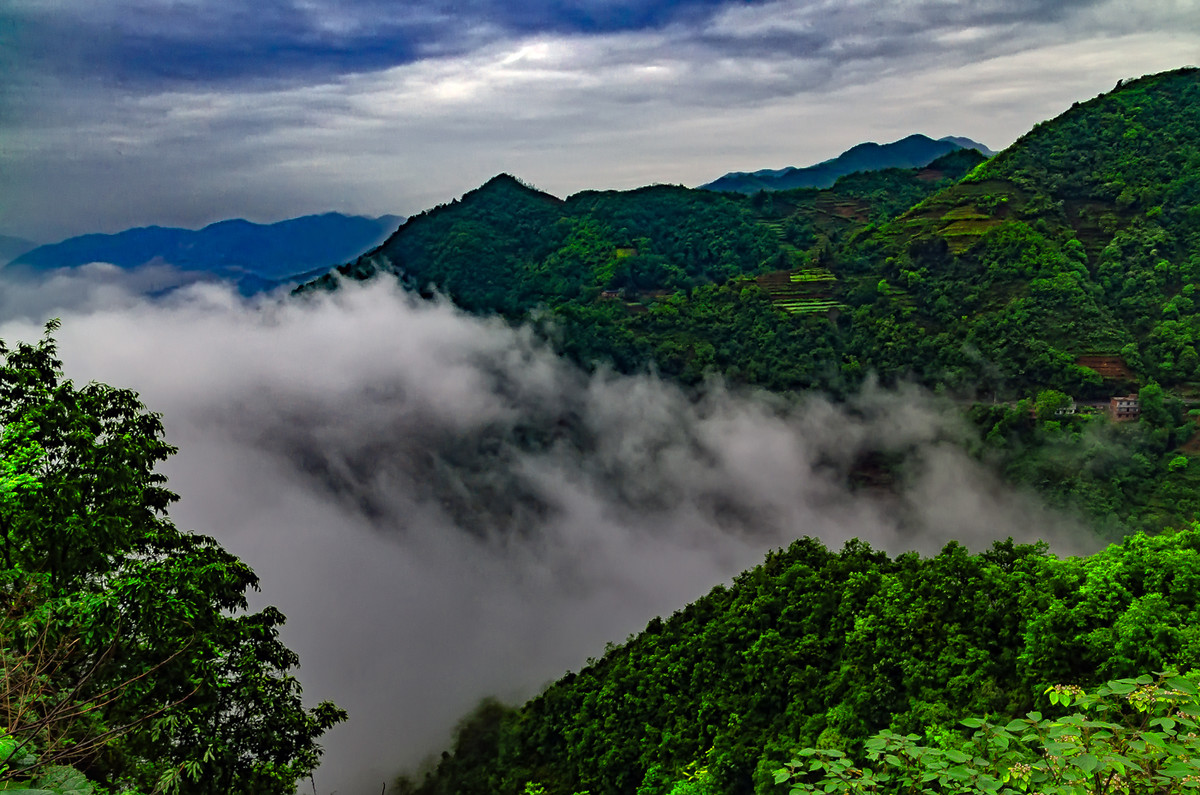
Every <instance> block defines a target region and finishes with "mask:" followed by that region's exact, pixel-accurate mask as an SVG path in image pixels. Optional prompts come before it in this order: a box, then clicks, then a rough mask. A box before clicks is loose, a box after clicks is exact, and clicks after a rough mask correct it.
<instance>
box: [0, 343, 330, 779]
mask: <svg viewBox="0 0 1200 795" xmlns="http://www.w3.org/2000/svg"><path fill="white" fill-rule="evenodd" d="M55 328H56V325H55V324H54V323H51V324H50V325H49V326H48V327H47V335H46V336H45V337H44V338H43V339H42V340H41V341H40V342H38V343H36V344H31V343H20V344H18V345H16V346H15V347H12V348H9V347H7V346H4V345H3V344H2V343H0V356H2V357H3V364H2V365H0V565H2V567H3V569H2V570H0V639H2V648H0V665H2V666H3V669H4V683H5V684H4V688H5V689H4V691H3V693H2V695H3V700H0V725H3V726H4V727H6V729H7V735H8V736H9V737H11V738H12V740H13V743H11V744H10V745H9V746H8V747H9V749H10V750H9V753H8V756H7V759H6V760H0V762H3V761H7V763H8V764H7V767H6V768H5V769H4V770H3V771H2V772H0V781H3V780H6V779H18V780H19V779H21V778H30V777H33V776H37V775H44V773H45V770H46V769H47V768H49V767H50V766H53V765H60V764H70V765H73V766H75V767H76V768H77V769H78V770H80V771H82V772H83V773H85V774H86V775H87V776H88V778H89V779H91V780H92V781H94V782H97V783H99V784H101V785H105V786H111V787H115V788H117V789H119V790H122V791H127V790H129V789H130V788H133V789H141V790H142V791H145V792H179V793H213V794H214V795H215V794H216V793H229V792H254V793H280V795H284V794H287V795H290V793H292V792H294V790H295V787H296V783H297V781H298V780H300V779H301V778H302V777H304V776H306V775H308V773H310V772H311V771H312V769H313V768H314V767H315V766H316V764H317V761H318V759H319V756H320V746H319V745H318V744H317V739H318V738H319V737H320V735H321V734H322V733H323V732H324V731H325V730H326V729H328V728H330V727H331V726H333V725H334V724H336V723H337V722H339V721H341V720H343V719H344V718H345V713H344V712H343V711H342V710H340V709H338V708H337V707H336V706H334V705H333V704H331V703H328V702H325V703H322V704H320V705H318V706H317V707H315V708H313V709H311V710H310V709H305V708H304V707H303V705H302V704H301V698H300V696H301V693H300V686H299V684H298V682H297V681H296V679H295V678H294V677H293V676H292V674H291V671H292V669H294V668H295V666H296V664H297V658H296V655H295V654H294V653H293V652H292V651H290V650H289V649H288V648H287V647H286V646H284V645H283V644H282V643H281V642H280V641H279V640H278V637H277V634H278V628H279V626H280V625H281V624H282V623H283V616H282V615H281V614H280V613H279V611H278V610H276V609H274V608H266V609H264V610H262V611H260V612H258V613H248V612H246V608H247V600H246V594H247V592H248V591H249V590H250V589H252V588H256V587H257V585H258V579H257V577H256V576H255V575H254V573H253V571H251V570H250V568H249V567H248V566H246V565H245V564H244V563H242V562H241V561H240V560H238V559H237V558H236V557H234V556H233V555H231V554H230V553H228V552H227V551H225V550H224V549H222V548H221V547H220V545H219V544H217V542H216V541H214V540H213V539H212V538H208V537H206V536H202V535H197V534H192V533H188V532H184V531H181V530H179V529H178V528H176V527H175V526H174V524H172V522H171V520H170V518H169V516H168V515H167V508H168V506H169V505H170V504H171V503H172V502H174V501H175V500H176V499H177V497H176V495H175V494H173V493H172V492H171V491H169V490H168V489H167V486H166V480H165V477H164V476H163V475H162V474H161V473H159V472H157V471H156V467H157V465H158V464H159V463H160V462H162V461H163V460H165V459H166V458H167V457H168V456H169V455H171V454H172V453H173V452H175V450H174V448H172V447H171V446H170V445H169V444H167V443H166V442H165V441H164V439H163V426H162V422H161V418H160V417H159V416H158V415H156V414H154V413H153V412H150V411H148V410H147V409H146V407H145V406H143V405H142V403H141V402H140V400H139V399H138V397H137V395H136V394H135V393H133V392H132V391H130V390H127V389H119V388H115V387H110V386H107V385H104V384H98V383H90V384H87V385H84V386H82V387H77V386H76V385H75V384H74V383H72V382H71V381H70V380H68V379H65V378H64V377H63V373H62V364H61V362H60V361H59V359H58V358H57V352H56V346H55V343H54V340H53V337H52V336H51V334H52V332H53V331H54V329H55ZM4 747H5V746H4V744H3V743H0V750H2V749H3V748H4Z"/></svg>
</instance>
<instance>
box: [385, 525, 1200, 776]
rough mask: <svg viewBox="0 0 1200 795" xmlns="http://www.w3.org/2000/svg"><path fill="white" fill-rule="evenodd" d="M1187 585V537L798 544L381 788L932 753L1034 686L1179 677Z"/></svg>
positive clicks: (1188, 625) (1028, 696) (1197, 545)
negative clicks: (920, 748) (891, 548)
mask: <svg viewBox="0 0 1200 795" xmlns="http://www.w3.org/2000/svg"><path fill="white" fill-rule="evenodd" d="M1198 578H1200V529H1191V530H1187V531H1183V532H1178V533H1169V534H1165V535H1161V536H1158V537H1148V536H1144V535H1140V534H1139V535H1135V536H1131V537H1129V538H1127V539H1126V540H1125V541H1124V542H1123V543H1122V544H1120V545H1114V546H1112V547H1109V548H1108V549H1107V550H1105V551H1104V552H1101V553H1099V554H1097V555H1093V556H1091V557H1088V558H1068V559H1064V560H1059V559H1057V558H1054V557H1052V556H1050V555H1047V554H1046V551H1045V549H1044V548H1043V547H1040V546H1014V545H1013V544H1012V543H1011V542H1008V543H1002V544H997V545H996V546H994V547H993V548H992V549H991V550H989V551H987V552H985V553H983V554H980V555H971V554H968V553H967V552H966V551H965V550H964V549H963V548H962V547H960V546H958V545H957V544H950V545H949V546H947V547H946V548H945V549H944V550H943V551H942V553H941V554H940V555H938V556H936V557H933V558H921V557H919V556H917V555H916V554H907V555H901V556H899V557H896V558H889V557H888V556H887V555H885V554H883V553H880V552H877V551H874V550H872V549H870V548H869V547H867V546H866V545H864V544H862V543H860V542H850V543H848V544H847V545H846V547H845V548H844V549H843V550H841V551H840V552H833V551H831V550H828V549H826V548H825V547H824V546H822V545H821V544H820V543H819V542H817V541H815V540H813V539H801V540H799V541H796V542H795V543H793V544H792V545H791V547H790V548H788V549H787V550H782V551H779V552H776V553H773V554H772V555H770V556H769V557H768V558H767V560H766V562H765V563H764V564H762V565H761V566H759V567H757V568H755V569H752V570H750V571H747V572H745V573H744V574H742V575H740V576H739V577H737V578H736V579H735V580H734V582H733V584H732V586H731V587H728V588H726V587H723V586H718V587H717V588H714V589H713V590H712V591H711V592H710V593H709V594H708V595H707V596H705V597H703V598H701V599H699V600H697V601H696V602H694V603H693V604H691V605H688V606H687V607H686V608H684V609H683V610H681V611H679V612H677V613H675V614H674V615H673V616H671V617H670V618H668V619H666V620H665V621H664V620H660V619H654V620H653V621H651V622H650V623H649V625H648V626H647V627H646V629H645V631H644V632H642V633H641V634H639V635H638V636H636V637H633V638H630V639H629V640H628V641H627V642H626V643H625V644H623V645H621V646H619V647H614V648H612V649H611V650H609V651H608V653H606V654H605V655H604V657H603V658H601V659H599V660H594V661H592V662H591V663H590V664H589V665H588V666H587V667H585V668H584V669H583V670H581V671H579V672H578V673H573V674H568V675H566V676H565V677H563V678H562V679H561V680H559V681H558V682H557V683H556V684H554V685H552V686H551V687H549V688H548V689H546V690H545V692H543V693H542V694H541V695H540V696H538V697H537V698H535V699H533V700H532V701H530V702H529V703H527V704H526V705H524V706H523V707H521V708H520V709H508V708H505V707H503V706H501V705H499V704H497V703H494V702H486V703H484V704H482V705H480V707H479V708H478V709H477V710H476V712H475V713H474V714H473V715H471V716H470V717H468V718H467V719H465V720H464V721H463V723H462V724H461V726H460V728H459V731H458V735H457V738H456V740H455V744H454V747H453V749H452V753H449V754H446V755H443V757H442V759H441V762H440V763H439V764H438V765H437V767H436V769H434V770H432V771H430V772H429V773H428V775H427V776H425V777H424V778H421V779H418V780H406V781H403V782H402V787H401V791H407V792H410V793H421V794H422V795H435V794H436V795H451V794H452V793H453V794H457V793H520V792H522V791H526V792H528V791H529V789H524V788H526V787H527V785H529V784H530V783H531V782H532V783H534V785H535V788H534V790H533V791H537V790H536V787H537V786H541V787H544V788H545V791H546V792H549V793H572V792H580V791H586V792H590V793H593V795H599V794H600V793H606V794H607V793H638V795H660V794H661V795H667V793H676V795H681V794H682V793H689V794H694V795H707V793H750V792H757V793H771V792H785V791H786V790H785V789H782V788H779V787H777V786H776V785H775V780H774V778H773V777H772V771H774V770H775V769H776V768H778V767H780V765H781V764H782V763H783V762H784V761H785V760H786V759H788V758H790V755H791V754H792V752H793V751H794V749H796V748H799V747H804V746H813V745H815V746H816V747H818V748H832V749H840V750H843V751H849V752H851V753H854V752H855V751H856V749H857V748H859V747H860V744H861V741H862V740H863V739H864V738H865V737H866V736H867V735H869V734H871V733H873V732H875V731H878V730H880V729H885V728H890V729H892V730H893V731H896V732H899V733H901V734H907V733H909V732H929V734H930V736H931V737H933V738H934V739H936V738H937V737H939V736H941V737H943V738H948V737H949V735H950V734H951V733H952V727H953V725H954V724H955V723H956V721H957V719H958V718H959V717H961V716H965V715H972V714H980V715H983V714H988V715H992V716H1019V715H1024V714H1025V713H1027V712H1028V711H1030V710H1032V709H1043V708H1046V707H1048V706H1049V701H1048V698H1047V695H1046V693H1045V690H1046V687H1047V686H1048V685H1052V684H1055V683H1064V682H1065V683H1071V684H1088V683H1092V682H1097V681H1103V680H1105V679H1107V678H1111V677H1121V676H1135V675H1137V674H1138V673H1140V672H1144V671H1149V670H1161V669H1163V668H1166V667H1168V666H1171V665H1176V666H1183V667H1185V668H1191V667H1194V666H1195V665H1196V664H1197V662H1200V658H1198V655H1200V592H1198V590H1197V589H1196V588H1195V587H1194V586H1195V584H1196V583H1197V582H1198V581H1200V580H1198ZM1006 720H1007V719H1004V720H1001V721H1000V723H1001V725H1003V723H1004V722H1006ZM701 771H703V776H700V775H699V773H700V772H701ZM701 778H702V779H703V781H704V786H703V787H701V786H700V785H698V784H696V783H694V782H696V780H697V779H701ZM689 779H691V781H689ZM951 791H953V790H951Z"/></svg>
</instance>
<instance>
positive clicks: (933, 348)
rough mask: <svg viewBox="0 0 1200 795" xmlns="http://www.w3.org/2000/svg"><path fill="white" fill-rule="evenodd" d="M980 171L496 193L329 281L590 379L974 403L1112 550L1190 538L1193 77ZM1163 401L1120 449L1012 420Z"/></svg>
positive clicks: (960, 157)
mask: <svg viewBox="0 0 1200 795" xmlns="http://www.w3.org/2000/svg"><path fill="white" fill-rule="evenodd" d="M981 161H982V156H981V155H979V154H978V153H977V152H975V151H974V150H958V151H957V152H953V153H951V154H949V155H946V156H944V157H942V158H940V159H939V160H936V161H934V162H933V163H931V164H930V165H929V166H928V167H927V168H924V169H920V170H901V169H891V170H885V171H877V172H865V173H858V174H852V175H849V176H846V177H842V178H841V179H840V180H838V182H837V183H836V184H835V185H834V187H833V188H831V189H828V190H815V189H802V190H793V191H778V192H773V193H758V194H755V195H753V196H746V197H739V196H737V195H720V196H716V195H713V194H710V193H706V192H703V191H688V190H686V189H683V188H672V187H655V188H647V189H643V190H640V191H633V192H628V193H614V192H606V193H584V194H579V195H578V196H573V197H570V198H569V199H567V200H566V201H559V200H557V199H555V198H553V197H550V196H547V195H546V194H542V193H538V192H537V191H534V190H532V189H531V188H528V187H525V186H522V185H520V184H519V183H517V182H516V181H515V180H513V179H511V178H507V177H501V178H497V179H496V180H493V181H492V182H491V183H489V184H488V185H485V186H484V187H483V188H480V189H479V190H478V191H475V192H473V193H471V194H468V195H467V196H465V197H464V198H463V200H462V201H461V202H458V203H454V204H451V205H446V206H443V207H439V208H437V209H435V210H432V211H430V212H428V213H425V214H423V215H422V216H418V217H417V218H414V219H412V220H410V222H409V223H408V224H406V225H405V226H404V227H403V228H401V229H400V230H399V232H398V233H397V234H396V235H394V236H393V237H392V238H391V240H389V241H388V242H387V243H386V244H385V245H384V246H383V247H381V248H380V249H378V250H377V251H375V252H372V254H371V255H369V256H368V257H364V258H363V259H361V260H359V261H357V262H355V263H351V264H350V265H347V266H345V267H343V268H342V269H341V270H342V272H343V274H346V275H350V276H354V277H359V278H364V277H366V276H369V275H371V274H373V273H375V272H377V271H378V270H379V269H380V268H382V269H385V270H391V271H394V272H397V273H399V274H400V275H401V277H402V278H403V279H404V280H405V281H406V282H407V283H408V284H409V285H410V286H413V287H415V288H419V289H426V288H429V287H430V286H432V287H434V288H436V289H438V290H440V291H442V292H444V293H445V294H447V295H448V296H450V297H451V298H452V299H453V300H455V301H456V302H457V303H459V304H460V305H462V306H464V307H466V308H468V309H471V310H473V311H477V312H483V313H489V312H499V313H501V314H504V315H506V316H507V317H509V318H511V319H513V320H530V319H532V320H533V322H534V323H535V325H536V326H537V327H538V328H540V329H541V330H542V332H543V334H544V336H545V337H546V338H547V339H548V340H550V341H551V342H552V343H553V344H554V345H555V346H556V347H557V349H558V350H559V351H561V352H562V353H563V354H565V355H567V356H569V357H571V358H573V359H575V360H576V361H578V362H580V363H581V364H583V365H584V366H588V367H593V366H596V365H597V364H607V365H609V366H612V367H615V368H616V369H617V370H619V371H623V372H635V371H639V370H643V369H645V368H647V367H653V368H654V369H655V370H656V371H657V372H659V373H661V374H663V375H665V376H667V377H670V378H672V379H676V380H678V381H681V382H683V383H685V384H693V385H699V384H702V383H703V382H704V381H705V379H707V378H708V377H710V376H713V375H719V376H721V377H723V378H724V379H726V380H727V381H730V382H733V383H739V384H751V385H756V386H761V387H765V388H768V389H771V390H775V391H789V390H806V389H821V390H823V391H826V392H830V393H832V394H835V395H842V394H848V393H851V392H853V391H855V390H857V389H859V388H860V387H861V385H862V384H863V383H864V382H865V381H866V380H867V379H868V378H877V379H879V380H881V381H883V382H884V383H886V384H891V383H896V382H899V381H916V382H918V383H921V384H923V385H925V386H927V387H928V388H930V389H933V390H936V391H939V392H945V393H948V394H950V395H953V396H955V397H957V398H958V399H960V400H962V401H964V402H971V401H979V403H980V404H981V408H979V409H977V410H975V411H973V412H971V416H972V418H973V419H975V420H976V422H977V425H978V428H979V440H980V445H979V446H978V448H977V452H978V453H979V454H980V455H981V456H983V457H985V458H987V459H989V460H993V461H994V462H995V463H996V465H997V466H998V467H999V468H1000V469H1001V470H1002V471H1004V472H1006V473H1007V474H1008V476H1009V477H1010V478H1011V479H1013V480H1015V481H1017V482H1020V483H1024V484H1029V485H1033V486H1035V487H1037V488H1039V489H1041V490H1042V491H1043V492H1044V493H1046V494H1047V495H1048V497H1049V498H1050V499H1051V500H1053V501H1056V502H1059V503H1062V504H1066V505H1070V506H1071V507H1074V508H1078V509H1081V510H1083V511H1085V512H1087V513H1090V514H1092V515H1094V516H1096V517H1100V518H1101V519H1102V521H1103V523H1104V524H1105V525H1106V527H1107V528H1108V529H1110V530H1112V531H1113V532H1115V533H1120V532H1123V531H1124V530H1125V529H1128V528H1134V527H1157V526H1161V525H1162V524H1163V523H1164V522H1165V523H1167V524H1175V525H1178V524H1180V523H1186V522H1188V521H1190V520H1191V519H1193V518H1196V516H1197V513H1196V509H1197V508H1198V507H1200V505H1197V500H1196V497H1195V496H1194V495H1195V492H1196V490H1195V488H1194V487H1195V485H1196V483H1195V482H1194V480H1193V476H1192V475H1191V474H1190V472H1189V470H1188V468H1187V467H1186V466H1180V464H1179V462H1178V461H1177V459H1178V457H1179V454H1180V452H1183V453H1185V454H1190V451H1191V449H1192V448H1191V447H1190V446H1189V442H1190V441H1191V439H1192V436H1193V435H1194V430H1195V428H1194V425H1193V424H1191V418H1190V416H1189V414H1188V412H1189V410H1191V409H1192V408H1193V406H1194V405H1196V404H1195V403H1194V400H1195V397H1196V395H1197V393H1198V392H1200V370H1198V367H1200V352H1198V348H1197V343H1198V342H1200V320H1197V318H1198V317H1200V315H1198V313H1197V312H1196V290H1197V286H1198V285H1200V72H1198V71H1197V70H1194V69H1183V70H1178V71H1175V72H1169V73H1165V74H1161V75H1155V76H1151V77H1147V78H1142V79H1140V80H1135V81H1130V82H1128V83H1125V84H1123V85H1120V86H1118V87H1117V88H1116V89H1115V90H1113V91H1112V92H1109V93H1107V94H1103V95H1101V96H1099V97H1096V98H1094V99H1092V100H1090V101H1088V102H1084V103H1079V104H1077V105H1076V106H1075V107H1073V108H1071V109H1070V110H1069V111H1067V112H1066V113H1065V114H1063V115H1062V116H1060V117H1059V118H1057V119H1054V120H1052V121H1049V122H1046V123H1044V124H1041V125H1039V126H1038V127H1036V128H1035V129H1034V130H1032V131H1031V132H1030V133H1028V134H1027V135H1026V136H1024V137H1023V138H1022V139H1021V140H1019V141H1018V142H1017V143H1016V144H1014V145H1013V146H1012V147H1010V148H1009V149H1008V150H1006V151H1005V152H1003V153H1001V154H1000V155H998V156H996V157H995V158H993V159H992V160H989V161H987V162H986V163H981ZM324 284H325V285H327V286H328V285H331V284H333V280H332V278H327V279H326V280H325V281H324ZM1159 387H1162V388H1163V389H1165V390H1166V393H1167V398H1166V404H1167V406H1168V408H1169V411H1168V415H1169V416H1160V417H1158V418H1157V419H1156V420H1155V421H1154V422H1152V423H1148V424H1141V425H1135V426H1134V427H1131V428H1129V429H1125V430H1123V431H1116V430H1113V429H1111V428H1107V429H1106V428H1105V427H1104V426H1103V425H1102V424H1101V423H1098V422H1089V421H1088V419H1089V418H1085V417H1080V418H1075V419H1071V420H1063V421H1061V422H1057V424H1056V422H1051V423H1050V424H1049V425H1042V426H1035V425H1034V424H1032V423H1029V422H1022V421H1021V418H1020V416H1019V413H1018V412H1015V411H1014V409H1015V408H1016V406H1017V405H1018V403H1019V401H1021V400H1023V399H1026V400H1029V401H1030V403H1029V404H1024V405H1027V406H1031V405H1032V402H1033V401H1034V400H1035V399H1036V397H1037V396H1038V395H1039V394H1040V393H1043V392H1046V391H1053V392H1055V393H1062V394H1065V395H1067V396H1070V397H1072V398H1075V399H1077V400H1081V401H1082V400H1091V401H1106V400H1107V399H1108V398H1109V397H1111V396H1113V395H1119V394H1126V393H1129V392H1134V391H1138V390H1141V389H1143V388H1150V389H1151V390H1152V391H1153V390H1155V389H1158V388H1159ZM984 403H986V404H994V405H992V407H991V408H983V407H982V404H984ZM1006 417H1007V419H1005V418H1006ZM1097 451H1102V453H1101V454H1097ZM1071 462H1087V464H1088V465H1087V466H1086V467H1078V466H1073V465H1072V464H1071ZM1185 463H1186V461H1185Z"/></svg>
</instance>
